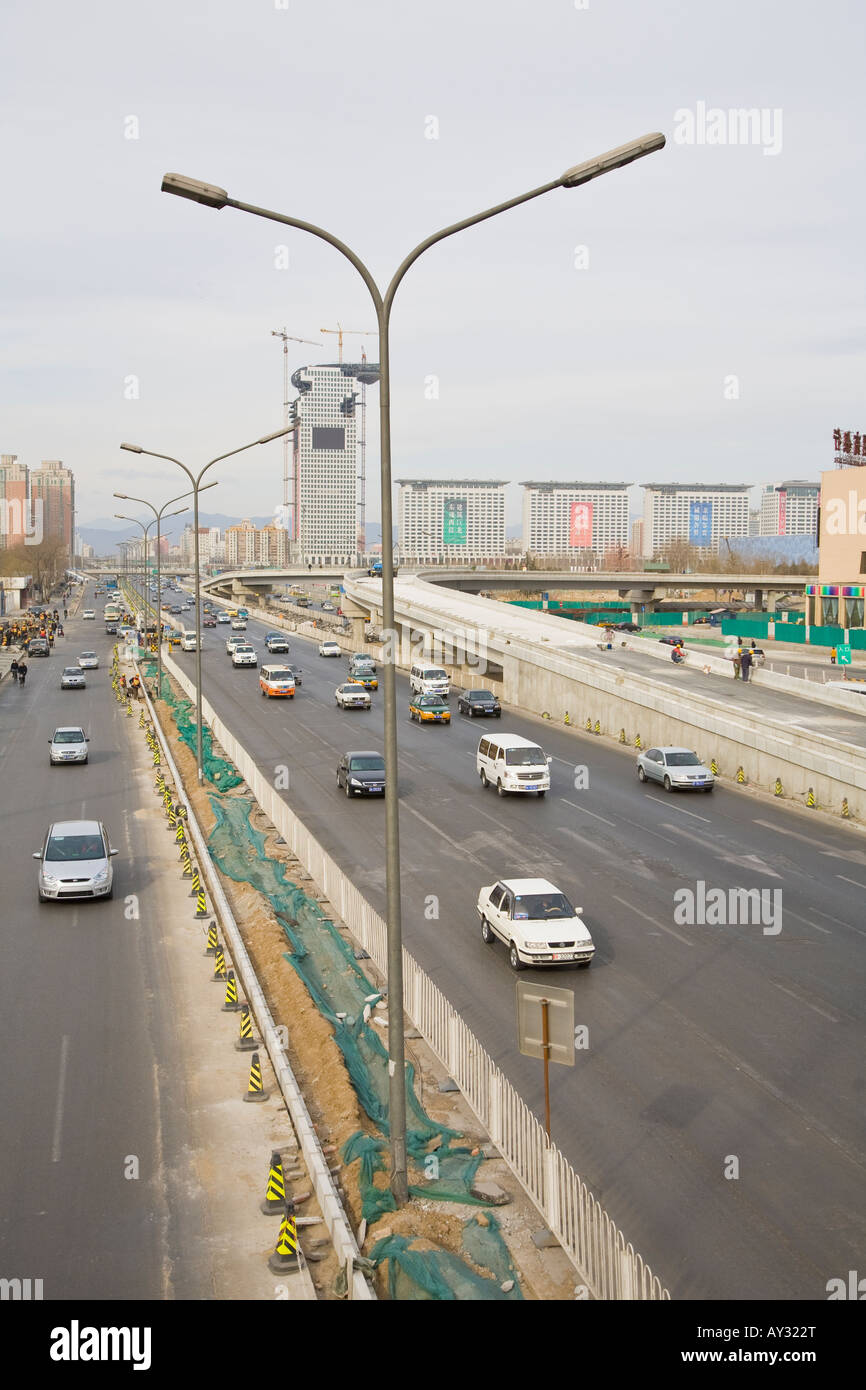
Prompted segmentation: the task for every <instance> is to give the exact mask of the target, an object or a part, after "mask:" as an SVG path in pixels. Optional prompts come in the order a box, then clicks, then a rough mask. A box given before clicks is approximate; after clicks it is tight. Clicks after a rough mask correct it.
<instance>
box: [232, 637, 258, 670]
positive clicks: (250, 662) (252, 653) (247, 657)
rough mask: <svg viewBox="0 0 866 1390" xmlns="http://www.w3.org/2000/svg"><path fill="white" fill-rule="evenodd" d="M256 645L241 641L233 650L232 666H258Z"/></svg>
mask: <svg viewBox="0 0 866 1390" xmlns="http://www.w3.org/2000/svg"><path fill="white" fill-rule="evenodd" d="M258 664H259V659H258V657H257V656H256V649H255V647H251V646H250V645H249V643H248V642H239V643H238V645H237V646H236V647H235V649H234V651H233V652H232V666H258Z"/></svg>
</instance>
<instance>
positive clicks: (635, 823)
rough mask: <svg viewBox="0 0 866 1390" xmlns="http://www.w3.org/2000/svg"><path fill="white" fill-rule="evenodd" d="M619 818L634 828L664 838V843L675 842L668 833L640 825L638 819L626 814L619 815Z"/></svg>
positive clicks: (671, 843) (670, 843) (673, 843)
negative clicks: (664, 833)
mask: <svg viewBox="0 0 866 1390" xmlns="http://www.w3.org/2000/svg"><path fill="white" fill-rule="evenodd" d="M620 820H621V821H625V823H626V825H633V826H634V828H635V830H640V831H641V832H642V833H644V834H647V835H656V836H658V838H659V839H660V840H664V842H665V844H666V845H675V844H676V840H672V839H671V837H670V835H662V834H661V833H660V831H658V830H652V829H651V828H650V827H649V826H648V825H641V823H640V821H637V820H631V819H630V818H629V817H628V816H620Z"/></svg>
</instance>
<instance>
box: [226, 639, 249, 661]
mask: <svg viewBox="0 0 866 1390" xmlns="http://www.w3.org/2000/svg"><path fill="white" fill-rule="evenodd" d="M248 646H249V642H248V641H247V639H246V637H227V638H226V653H227V655H228V656H231V654H232V652H233V651H234V649H235V647H248Z"/></svg>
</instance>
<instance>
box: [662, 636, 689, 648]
mask: <svg viewBox="0 0 866 1390" xmlns="http://www.w3.org/2000/svg"><path fill="white" fill-rule="evenodd" d="M659 641H660V642H664V643H665V644H666V645H667V646H668V647H681V646H682V645H683V639H682V637H660V638H659Z"/></svg>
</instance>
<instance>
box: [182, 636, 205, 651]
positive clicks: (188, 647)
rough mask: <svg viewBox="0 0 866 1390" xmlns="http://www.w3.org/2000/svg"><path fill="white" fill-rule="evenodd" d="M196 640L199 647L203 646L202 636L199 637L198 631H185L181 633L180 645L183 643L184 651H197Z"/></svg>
mask: <svg viewBox="0 0 866 1390" xmlns="http://www.w3.org/2000/svg"><path fill="white" fill-rule="evenodd" d="M196 642H198V645H199V647H201V638H200V637H198V636H197V635H196V633H194V632H184V633H181V638H180V645H181V648H182V650H183V651H185V652H194V651H195V648H196Z"/></svg>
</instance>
